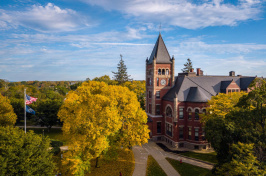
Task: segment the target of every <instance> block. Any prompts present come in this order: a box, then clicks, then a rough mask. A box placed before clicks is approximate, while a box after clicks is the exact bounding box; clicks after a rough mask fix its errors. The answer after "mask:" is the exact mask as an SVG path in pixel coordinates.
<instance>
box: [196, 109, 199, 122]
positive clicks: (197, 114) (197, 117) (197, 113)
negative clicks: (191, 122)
mask: <svg viewBox="0 0 266 176" xmlns="http://www.w3.org/2000/svg"><path fill="white" fill-rule="evenodd" d="M195 120H199V110H198V109H196V110H195Z"/></svg>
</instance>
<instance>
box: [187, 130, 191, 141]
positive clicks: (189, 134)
mask: <svg viewBox="0 0 266 176" xmlns="http://www.w3.org/2000/svg"><path fill="white" fill-rule="evenodd" d="M188 139H191V127H188Z"/></svg>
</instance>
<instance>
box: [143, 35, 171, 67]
mask: <svg viewBox="0 0 266 176" xmlns="http://www.w3.org/2000/svg"><path fill="white" fill-rule="evenodd" d="M154 57H155V59H156V63H157V64H170V63H172V61H171V57H170V55H169V53H168V50H167V48H166V46H165V44H164V41H163V38H162V36H161V33H160V34H159V36H158V39H157V41H156V43H155V45H154V48H153V50H152V53H151V56H150V58H149V60H148V64H152V61H153V58H154Z"/></svg>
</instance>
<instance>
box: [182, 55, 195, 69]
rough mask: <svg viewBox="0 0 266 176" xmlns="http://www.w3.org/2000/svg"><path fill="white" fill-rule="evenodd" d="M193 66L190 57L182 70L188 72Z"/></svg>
mask: <svg viewBox="0 0 266 176" xmlns="http://www.w3.org/2000/svg"><path fill="white" fill-rule="evenodd" d="M192 68H193V65H192V61H191V60H190V59H189V58H188V59H187V62H186V63H185V64H184V68H183V69H182V72H184V73H188V72H189V71H190V69H192Z"/></svg>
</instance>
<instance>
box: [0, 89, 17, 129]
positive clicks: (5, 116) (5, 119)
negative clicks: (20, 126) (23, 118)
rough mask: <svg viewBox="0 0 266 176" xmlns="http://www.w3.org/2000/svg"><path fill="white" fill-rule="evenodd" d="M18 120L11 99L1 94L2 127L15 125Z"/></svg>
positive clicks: (0, 123) (0, 113)
mask: <svg viewBox="0 0 266 176" xmlns="http://www.w3.org/2000/svg"><path fill="white" fill-rule="evenodd" d="M16 120H17V115H16V114H15V113H14V110H13V107H12V106H11V104H10V101H9V99H8V98H7V97H4V96H2V95H1V94H0V126H9V125H14V124H15V123H16Z"/></svg>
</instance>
